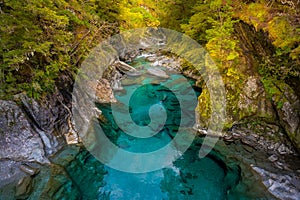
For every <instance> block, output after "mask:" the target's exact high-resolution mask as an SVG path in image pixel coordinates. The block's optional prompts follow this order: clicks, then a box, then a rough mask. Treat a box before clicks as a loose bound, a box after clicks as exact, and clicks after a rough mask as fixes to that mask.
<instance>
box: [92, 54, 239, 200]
mask: <svg viewBox="0 0 300 200" xmlns="http://www.w3.org/2000/svg"><path fill="white" fill-rule="evenodd" d="M130 64H131V65H132V66H134V67H135V68H137V69H138V70H140V71H142V72H143V74H144V75H142V76H140V77H127V78H125V79H124V80H122V83H123V87H124V91H120V92H116V93H115V97H116V99H117V100H118V102H119V103H118V104H117V105H115V106H116V108H115V110H116V111H114V112H113V111H112V106H111V105H108V104H102V105H98V107H99V108H100V109H101V110H102V112H103V115H104V116H105V118H106V120H108V122H107V121H106V122H100V124H101V126H102V130H103V131H104V132H105V134H106V135H107V137H108V138H110V140H111V141H113V142H114V144H115V145H117V146H118V147H119V148H120V149H122V150H126V151H129V152H135V153H149V152H155V151H157V150H159V149H161V148H163V147H164V146H166V145H167V144H169V143H170V142H171V141H172V139H173V138H174V137H175V136H176V134H180V133H177V132H178V129H179V128H182V127H183V128H186V130H187V131H188V130H189V129H190V131H192V130H191V128H192V126H193V125H194V123H195V119H194V110H195V107H196V102H195V99H197V96H198V95H199V92H197V91H194V90H191V91H188V90H189V89H191V88H192V84H193V80H189V79H186V78H185V77H183V76H182V75H181V74H178V73H175V72H170V71H167V74H168V75H169V78H168V79H166V78H159V77H156V76H153V75H149V74H147V73H144V72H145V71H146V70H147V69H148V68H151V67H153V66H150V64H151V63H150V62H148V61H146V59H145V58H144V57H139V58H137V59H136V60H135V61H134V62H133V63H130ZM156 67H159V66H156ZM161 69H162V70H164V71H166V69H165V68H161ZM187 84H188V85H187ZM177 91H179V93H176V92H177ZM178 95H179V96H178ZM193 96H194V97H193ZM179 98H181V99H179ZM182 99H183V100H182ZM180 102H184V104H185V106H184V109H182V105H181V104H180ZM153 105H156V107H155V108H154V111H153V116H152V117H155V118H156V119H158V121H164V120H165V123H162V124H159V125H158V126H155V125H154V127H155V128H157V130H156V129H155V128H153V129H155V130H154V132H155V134H154V135H153V136H152V137H147V138H139V137H135V136H138V134H140V133H141V130H139V129H137V128H136V125H138V126H147V125H149V124H150V123H151V120H152V119H151V116H150V115H149V110H150V109H151V107H152V106H153ZM122 107H128V108H129V113H125V114H124V113H123V112H121V110H122ZM155 109H156V110H155ZM118 111H120V112H118ZM160 113H165V114H166V116H165V118H166V119H164V117H162V115H161V114H160ZM183 116H184V119H183ZM128 118H130V120H132V121H130V120H128ZM132 124H134V125H132ZM126 126H127V127H126ZM130 126H134V127H133V128H132V127H131V128H130ZM128 133H129V134H128ZM200 146H201V142H199V141H198V142H197V140H195V141H194V142H193V143H192V144H191V146H190V148H188V149H187V151H185V152H184V153H183V154H182V155H181V156H180V157H179V158H178V159H177V160H174V162H172V163H170V164H168V165H167V166H165V167H164V168H162V169H159V170H155V171H151V172H147V173H130V172H123V171H119V170H118V169H113V168H111V167H109V166H103V168H104V170H103V171H105V173H104V174H103V180H101V181H102V184H100V185H101V187H99V188H98V191H96V192H97V193H96V194H87V195H88V196H89V198H90V197H91V196H94V197H96V198H97V199H112V200H129V199H197V200H198V199H225V198H226V196H227V194H228V193H229V191H230V189H231V188H233V187H234V186H235V184H237V182H238V181H239V178H240V171H239V167H238V166H231V167H229V166H226V164H225V163H224V162H223V161H222V158H221V157H220V156H219V155H218V154H217V153H216V152H214V151H212V152H211V154H209V155H208V156H207V157H205V158H202V159H200V158H199V157H198V151H199V149H200ZM123 156H124V155H123V154H121V153H118V152H115V153H114V155H113V156H112V158H111V162H114V163H119V165H124V159H126V158H124V157H123ZM166 157H168V155H165V156H160V157H158V158H157V159H154V160H152V161H151V160H150V161H149V160H148V161H147V162H149V163H147V167H149V165H151V164H152V163H160V162H161V163H163V162H164V161H163V160H159V159H165V158H166ZM95 162H96V161H95ZM99 165H101V164H100V163H99ZM108 165H109V163H108ZM127 165H128V163H127ZM129 165H130V164H129ZM131 165H132V166H126V167H128V168H131V169H132V168H134V166H135V165H136V163H134V162H133V163H131ZM154 165H155V164H154ZM99 181H100V180H99ZM94 192H95V191H94Z"/></svg>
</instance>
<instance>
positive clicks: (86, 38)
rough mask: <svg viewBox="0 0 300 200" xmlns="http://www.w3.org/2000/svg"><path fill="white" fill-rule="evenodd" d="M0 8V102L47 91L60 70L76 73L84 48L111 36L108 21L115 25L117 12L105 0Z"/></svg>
mask: <svg viewBox="0 0 300 200" xmlns="http://www.w3.org/2000/svg"><path fill="white" fill-rule="evenodd" d="M0 4H1V10H2V12H3V13H2V14H1V15H0V21H1V24H2V26H1V28H0V30H1V32H0V37H1V41H0V45H1V48H0V53H1V57H0V72H1V76H0V78H1V79H0V84H1V86H0V87H1V88H0V89H1V90H0V91H1V92H0V98H10V96H11V95H14V94H16V93H19V92H23V91H25V92H26V93H27V94H28V95H29V96H31V97H35V98H38V97H39V96H40V95H43V94H44V93H48V92H51V91H52V89H53V88H54V83H55V80H56V79H57V77H58V76H59V74H60V73H61V72H62V71H64V70H68V71H75V70H76V68H77V67H78V64H79V63H80V61H81V60H82V58H83V56H84V55H86V54H87V53H88V50H89V49H90V48H91V47H93V46H94V45H95V44H97V43H98V42H99V39H101V38H104V37H107V36H108V35H111V33H113V30H115V28H114V25H111V24H108V23H107V22H106V21H109V22H112V21H117V19H116V18H115V17H116V12H118V10H117V7H116V5H114V4H113V5H111V1H108V0H105V1H102V0H101V1H100V0H90V1H88V2H85V3H84V2H82V1H65V0H54V1H50V0H31V1H18V0H10V1H8V0H5V1H2V2H1V3H0ZM110 9H113V10H110Z"/></svg>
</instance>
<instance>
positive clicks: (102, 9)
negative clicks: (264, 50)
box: [0, 0, 300, 98]
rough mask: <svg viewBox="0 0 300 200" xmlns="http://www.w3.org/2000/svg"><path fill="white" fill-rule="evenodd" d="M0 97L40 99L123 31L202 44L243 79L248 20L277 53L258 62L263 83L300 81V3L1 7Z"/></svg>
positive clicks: (140, 0)
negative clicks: (242, 37) (163, 31)
mask: <svg viewBox="0 0 300 200" xmlns="http://www.w3.org/2000/svg"><path fill="white" fill-rule="evenodd" d="M0 8H1V10H0V12H1V15H0V20H1V32H0V34H1V48H0V50H1V59H0V66H1V74H0V76H1V78H0V81H1V94H0V96H1V98H11V96H12V95H14V94H17V93H20V92H26V93H27V95H29V96H31V97H35V98H38V97H40V96H41V95H44V94H46V93H49V92H51V91H52V90H53V87H54V84H55V81H56V79H57V77H58V76H59V75H60V74H61V73H64V72H67V73H73V74H75V73H76V70H77V69H78V66H79V65H80V63H81V62H82V60H83V59H84V56H85V55H87V54H88V52H89V50H90V49H91V48H92V47H94V46H95V45H96V44H98V43H99V42H101V40H103V39H104V38H107V37H109V36H111V35H113V34H116V33H118V32H120V31H123V30H127V29H132V28H137V27H165V28H169V29H174V30H177V31H180V32H183V33H185V34H187V35H189V36H190V37H192V38H193V39H195V40H196V41H198V42H199V43H200V44H202V45H203V46H204V47H205V48H206V49H207V50H208V51H209V53H210V54H211V56H212V57H213V58H214V59H215V62H217V63H218V64H219V66H220V69H221V71H222V73H223V74H224V77H225V75H226V77H229V78H231V77H234V78H236V79H243V77H240V76H242V74H239V73H238V70H237V69H235V67H233V66H239V65H240V64H239V63H240V62H243V61H242V59H241V57H242V56H241V53H240V52H241V47H240V45H239V44H238V40H237V38H236V34H235V31H236V30H237V29H236V28H235V26H237V24H238V22H240V21H243V22H245V23H248V24H250V25H253V26H254V27H255V30H257V31H261V32H265V33H266V34H268V36H269V38H270V40H271V42H272V45H273V46H272V47H270V48H272V49H269V50H270V51H271V53H268V55H266V54H265V55H264V56H265V57H264V58H262V56H260V58H258V57H257V58H256V59H259V60H260V61H259V64H258V66H257V71H258V72H259V73H260V74H261V75H262V76H263V77H264V78H265V83H266V84H268V80H269V79H276V80H277V79H278V80H285V81H290V80H293V79H299V76H300V75H299V65H300V59H299V55H300V47H299V42H300V34H299V32H300V16H299V15H300V14H299V2H297V1H292V0H290V1H286V0H284V1H283V0H260V1H224V0H210V1H204V0H184V1H179V0H167V1H156V0H111V1H110V0H104V1H103V0H101V1H100V0H89V1H73V0H72V1H67V0H54V1H48V0H34V1H17V0H12V1H6V0H2V1H1V2H0Z"/></svg>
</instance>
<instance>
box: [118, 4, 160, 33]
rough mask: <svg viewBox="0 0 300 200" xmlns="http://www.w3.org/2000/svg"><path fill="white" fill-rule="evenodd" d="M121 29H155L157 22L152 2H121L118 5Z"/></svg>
mask: <svg viewBox="0 0 300 200" xmlns="http://www.w3.org/2000/svg"><path fill="white" fill-rule="evenodd" d="M119 9H120V15H119V18H120V21H121V28H122V29H132V28H141V27H157V26H158V25H159V20H158V18H157V15H156V12H155V11H154V10H155V4H154V1H152V0H122V1H121V2H120V4H119Z"/></svg>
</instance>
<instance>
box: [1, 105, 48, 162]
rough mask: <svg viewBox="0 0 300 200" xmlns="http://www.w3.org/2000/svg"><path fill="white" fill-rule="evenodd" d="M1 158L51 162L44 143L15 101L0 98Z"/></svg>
mask: <svg viewBox="0 0 300 200" xmlns="http://www.w3.org/2000/svg"><path fill="white" fill-rule="evenodd" d="M0 127H1V134H0V159H10V160H14V161H28V162H31V161H36V162H39V163H49V161H48V159H47V158H46V157H45V151H44V144H43V141H42V139H41V137H40V136H39V134H38V133H37V132H36V131H35V130H34V129H33V127H32V126H31V123H30V122H29V120H28V119H27V118H26V115H25V114H24V112H23V111H22V110H21V108H20V107H19V106H17V105H16V103H15V102H12V101H2V100H0Z"/></svg>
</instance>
